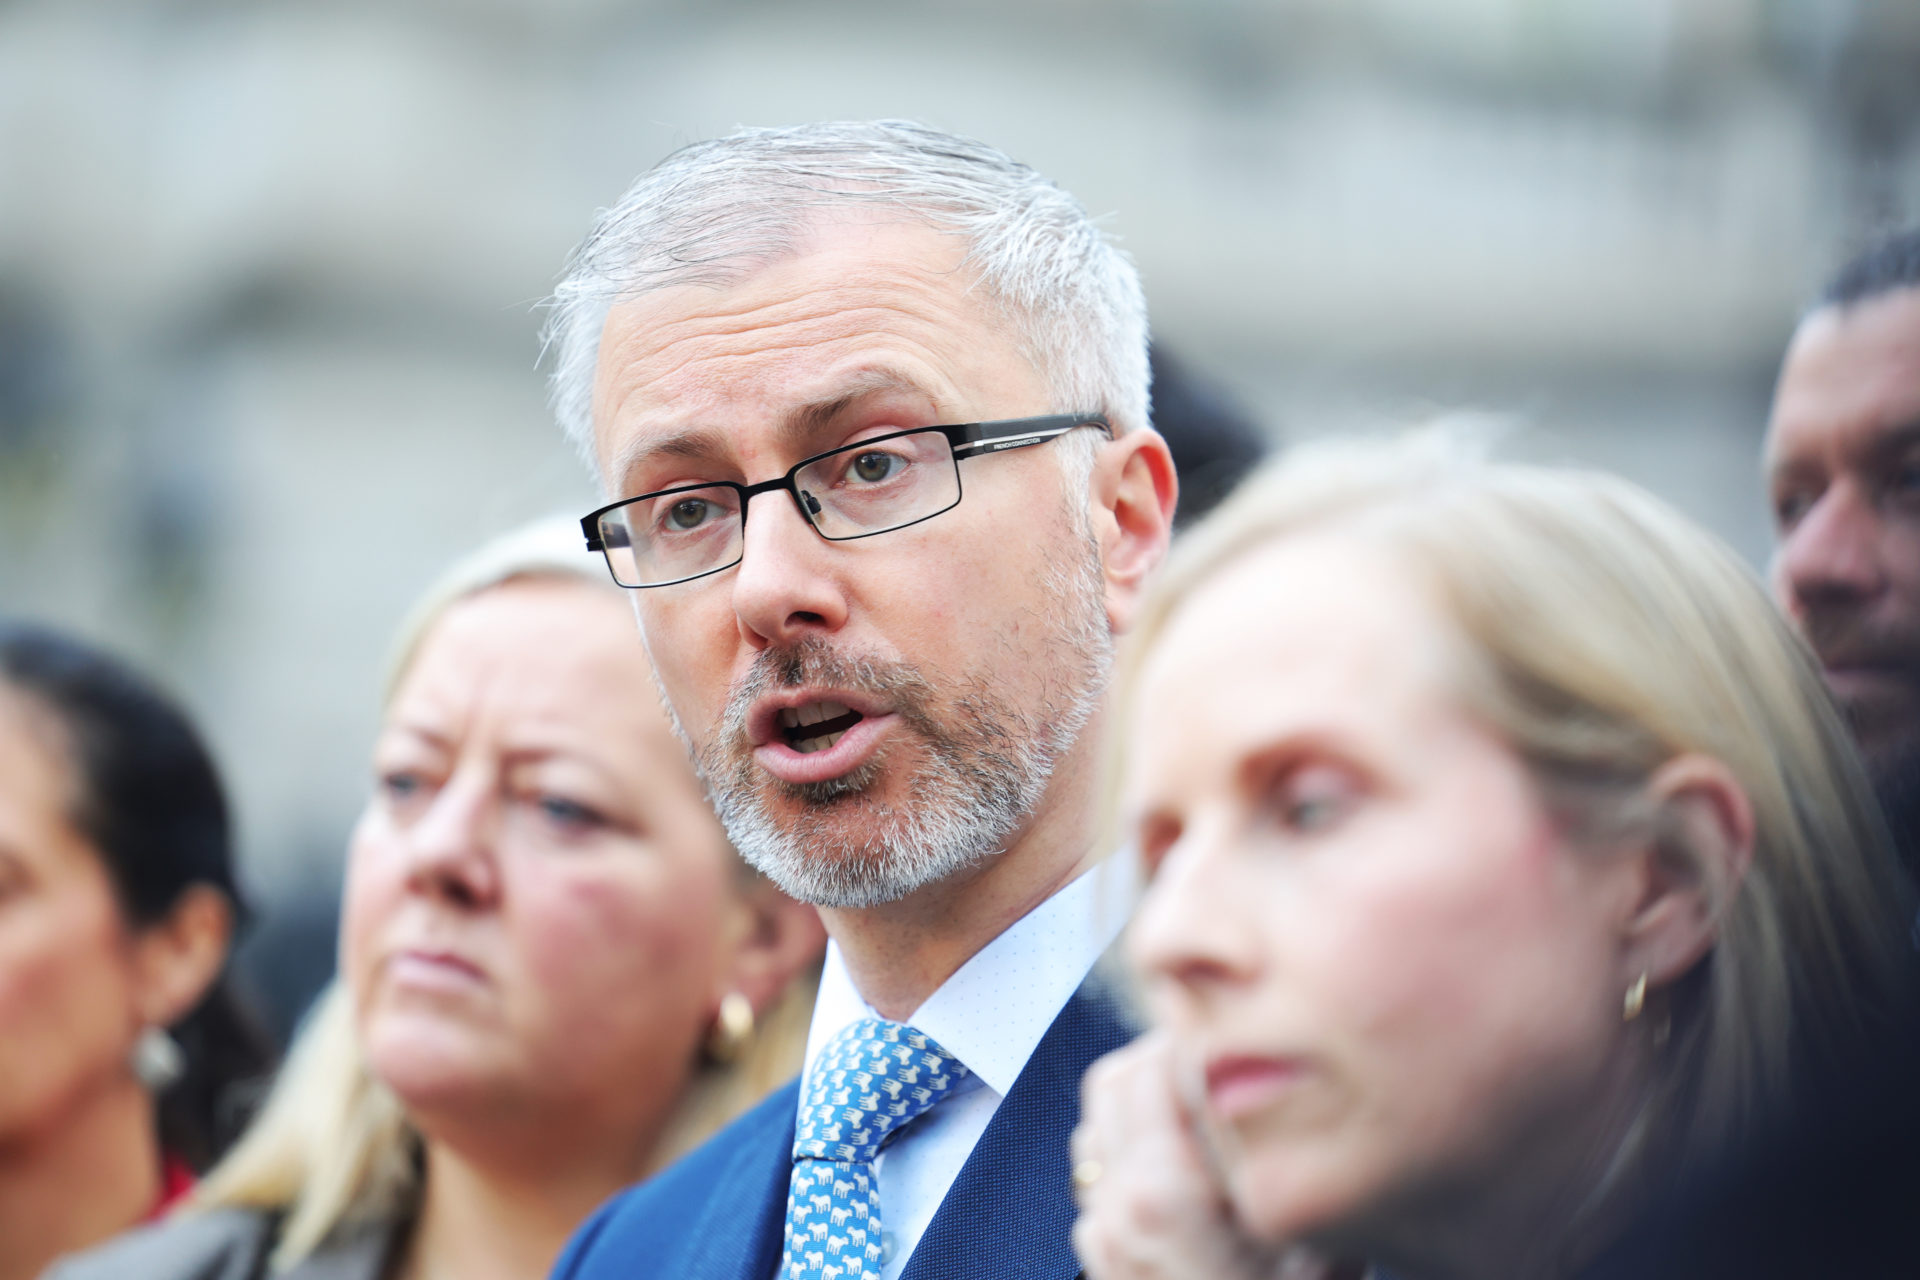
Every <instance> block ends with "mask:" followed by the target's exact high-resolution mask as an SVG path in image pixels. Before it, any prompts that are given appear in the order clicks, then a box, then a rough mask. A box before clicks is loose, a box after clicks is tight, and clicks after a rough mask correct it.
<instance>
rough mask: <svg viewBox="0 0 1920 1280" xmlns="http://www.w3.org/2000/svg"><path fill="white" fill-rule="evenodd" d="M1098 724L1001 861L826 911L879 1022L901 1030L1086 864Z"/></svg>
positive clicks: (1093, 827) (1094, 809)
mask: <svg viewBox="0 0 1920 1280" xmlns="http://www.w3.org/2000/svg"><path fill="white" fill-rule="evenodd" d="M1100 720H1101V717H1099V716H1095V717H1094V719H1093V720H1092V722H1090V723H1089V724H1088V725H1087V727H1086V728H1085V729H1084V730H1083V731H1082V732H1081V734H1080V741H1079V743H1078V744H1077V745H1076V746H1075V747H1074V748H1073V749H1072V751H1070V752H1069V753H1068V754H1067V755H1066V756H1064V757H1063V758H1062V759H1061V760H1060V762H1059V766H1058V767H1057V768H1056V770H1055V771H1054V775H1053V778H1052V780H1051V782H1050V783H1049V785H1048V787H1047V793H1046V796H1045V798H1044V799H1043V800H1042V801H1041V808H1040V810H1039V811H1038V812H1036V813H1035V814H1034V816H1033V817H1032V818H1031V819H1030V820H1029V821H1028V822H1027V824H1026V826H1025V827H1024V828H1022V829H1021V831H1020V832H1019V833H1018V834H1017V835H1016V836H1015V838H1014V840H1013V842H1012V843H1011V844H1009V845H1008V846H1007V848H1006V849H1005V850H1004V851H1003V852H1001V853H998V854H995V855H993V856H990V857H988V858H986V859H985V860H983V861H982V862H981V863H980V864H979V865H978V866H976V867H974V868H972V869H970V870H969V871H967V872H966V873H965V874H963V875H958V876H954V877H951V878H949V879H946V880H942V881H940V882H938V883H936V884H930V885H926V886H924V887H922V888H920V889H917V890H915V891H914V892H913V893H910V894H908V895H907V896H906V897H904V898H901V899H900V900H899V901H897V902H888V903H883V904H881V905H880V906H877V907H858V908H839V907H823V908H822V909H821V911H820V918H821V920H822V922H824V923H825V925H826V927H827V932H828V933H830V934H831V935H833V940H834V941H835V942H836V943H838V944H839V947H840V954H841V958H842V959H843V960H845V962H846V966H847V975H848V977H850V978H852V980H853V985H854V987H855V988H856V989H857V990H858V991H859V992H860V996H861V998H862V999H863V1000H865V1001H866V1002H867V1003H868V1004H869V1005H871V1006H872V1007H873V1009H874V1012H876V1013H878V1014H879V1015H880V1016H881V1017H883V1018H890V1019H892V1020H894V1021H896V1022H904V1021H906V1020H908V1019H909V1018H911V1017H912V1016H913V1013H914V1011H915V1010H917V1009H918V1008H919V1007H920V1006H921V1005H922V1004H924V1003H926V1000H927V997H928V996H930V995H932V994H933V993H934V992H935V991H937V990H939V988H940V984H941V983H943V982H945V981H946V980H947V979H948V978H950V977H952V976H953V975H954V973H955V972H956V971H957V970H958V969H959V968H960V966H961V965H963V964H965V963H966V962H967V961H968V960H970V959H972V958H973V957H974V956H975V955H976V954H977V953H978V952H979V951H980V949H981V948H982V947H984V946H986V945H987V944H988V943H989V942H992V941H993V940H994V939H995V938H997V937H999V936H1000V935H1001V934H1002V933H1004V932H1006V930H1007V929H1008V927H1009V926H1011V925H1012V924H1014V922H1016V921H1017V920H1019V919H1020V918H1021V917H1022V916H1024V915H1026V914H1027V913H1028V912H1029V911H1032V910H1033V909H1034V908H1035V907H1037V906H1039V905H1040V904H1041V903H1043V902H1045V901H1046V900H1047V899H1048V898H1050V897H1052V896H1053V895H1054V894H1055V893H1056V892H1058V891H1059V890H1060V889H1061V887H1062V886H1064V885H1066V884H1067V883H1069V882H1070V881H1071V880H1073V878H1074V877H1075V876H1076V875H1078V874H1079V873H1080V872H1081V871H1084V870H1085V869H1086V868H1087V867H1088V866H1090V865H1091V864H1092V861H1093V854H1094V837H1095V834H1096V832H1097V827H1098V824H1097V822H1096V816H1097V813H1098V804H1097V795H1098V783H1097V777H1096V775H1097V769H1096V768H1095V767H1094V764H1093V763H1092V761H1090V760H1089V759H1088V757H1089V756H1091V755H1092V754H1094V753H1093V751H1092V749H1091V748H1090V746H1089V744H1092V743H1097V742H1099V741H1100V740H1101V733H1100Z"/></svg>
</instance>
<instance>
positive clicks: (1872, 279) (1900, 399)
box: [1610, 230, 1920, 1280]
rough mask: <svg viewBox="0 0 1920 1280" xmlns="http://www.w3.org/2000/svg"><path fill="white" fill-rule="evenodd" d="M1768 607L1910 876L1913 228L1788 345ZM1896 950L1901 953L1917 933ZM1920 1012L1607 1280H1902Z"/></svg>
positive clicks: (1836, 1072)
mask: <svg viewBox="0 0 1920 1280" xmlns="http://www.w3.org/2000/svg"><path fill="white" fill-rule="evenodd" d="M1763 467H1764V470H1765V474H1766V483H1767V495H1768V501H1769V505H1770V506H1771V508H1772V511H1773V516H1774V530H1775V534H1776V537H1777V539H1778V541H1777V543H1776V546H1775V548H1774V556H1773V565H1772V585H1773V594H1774V599H1775V601H1776V602H1777V603H1778V604H1779V606H1780V608H1781V609H1782V610H1783V611H1785V613H1786V614H1787V616H1788V618H1790V619H1791V620H1792V621H1793V623H1794V625H1795V626H1796V627H1797V628H1798V629H1799V631H1800V633H1801V634H1802V636H1803V637H1804V638H1805V639H1806V641H1807V643H1808V644H1809V646H1810V647H1811V648H1812V649H1813V652H1814V655H1815V656H1816V657H1817V658H1818V659H1819V662H1820V667H1821V675H1822V677H1823V678H1824V679H1825V681H1826V684H1827V688H1828V691H1829V692H1831V693H1832V694H1833V697H1834V699H1835V701H1837V702H1838V703H1839V704H1840V706H1841V708H1842V709H1843V710H1844V711H1845V712H1846V713H1847V718H1848V721H1849V723H1850V725H1851V727H1852V729H1853V732H1854V735H1855V740H1856V741H1857V743H1858V744H1859V747H1860V753H1861V756H1862V758H1863V759H1864V760H1865V762H1866V765H1867V770H1868V773H1869V774H1870V776H1871V777H1872V779H1873V784H1874V790H1875V791H1876V793H1877V794H1878V795H1879V798H1880V802H1881V807H1882V809H1883V810H1884V812H1885V815H1886V818H1887V823H1888V826H1889V827H1890V828H1891V831H1892V834H1893V838H1894V844H1895V847H1896V848H1897V849H1898V851H1899V852H1900V854H1901V856H1902V859H1903V861H1904V862H1905V864H1906V867H1907V870H1908V873H1909V875H1912V874H1913V872H1914V871H1915V869H1916V868H1920V230H1916V231H1908V232H1906V233H1905V234H1902V235H1898V236H1894V237H1892V238H1891V239H1888V240H1885V241H1882V242H1881V243H1879V244H1877V245H1874V246H1873V247H1871V248H1869V249H1868V250H1866V251H1865V252H1864V253H1862V254H1861V255H1859V256H1858V257H1856V258H1854V259H1853V260H1852V261H1850V262H1848V263H1847V264H1846V265H1845V266H1843V267H1842V268H1841V269H1840V270H1839V271H1838V272H1837V273H1835V275H1834V277H1833V279H1832V280H1831V281H1830V282H1829V283H1828V284H1827V286H1826V288H1825V289H1824V290H1823V291H1822V292H1821V296H1820V299H1819V301H1818V302H1816V303H1815V305H1814V306H1813V307H1812V308H1811V309H1810V310H1809V311H1808V312H1807V313H1806V315H1805V316H1803V317H1802V318H1801V320H1800V323H1799V325H1798V327H1797V328H1796V329H1795V330H1794V334H1793V339H1792V341H1791V343H1789V345H1788V347H1787V353H1786V357H1785V359H1784V360H1783V361H1782V363H1781V368H1780V377H1779V382H1778V384H1777V385H1776V387H1775V390H1774V400H1773V412H1772V417H1771V421H1770V422H1769V423H1768V427H1767V438H1766V445H1765V449H1764V455H1763ZM1915 942H1916V943H1920V932H1916V935H1915ZM1916 1080H1920V1007H1911V1008H1909V1009H1908V1011H1907V1015H1906V1017H1904V1018H1900V1019H1894V1020H1892V1022H1891V1023H1890V1024H1889V1025H1886V1026H1884V1027H1881V1028H1879V1029H1878V1034H1877V1035H1876V1037H1875V1039H1874V1042H1873V1043H1872V1044H1871V1046H1870V1047H1869V1048H1868V1050H1867V1051H1865V1052H1863V1053H1858V1054H1855V1055H1852V1056H1850V1057H1844V1058H1842V1059H1841V1060H1839V1061H1837V1062H1833V1063H1830V1064H1828V1066H1827V1067H1826V1070H1825V1071H1824V1072H1823V1074H1822V1075H1821V1076H1820V1077H1819V1078H1817V1079H1816V1080H1815V1081H1813V1082H1812V1083H1810V1084H1808V1085H1807V1086H1806V1087H1804V1088H1803V1089H1802V1090H1801V1092H1800V1096H1799V1099H1798V1101H1797V1103H1796V1105H1795V1107H1794V1108H1793V1110H1792V1112H1791V1113H1790V1114H1789V1115H1787V1116H1786V1117H1783V1118H1780V1119H1779V1120H1778V1121H1777V1123H1776V1124H1774V1125H1773V1126H1772V1129H1771V1131H1770V1132H1768V1133H1766V1134H1765V1135H1763V1136H1762V1138H1760V1139H1759V1140H1757V1141H1755V1142H1754V1143H1752V1144H1750V1146H1749V1147H1748V1148H1747V1149H1744V1150H1741V1151H1739V1152H1737V1153H1736V1154H1735V1155H1733V1156H1731V1157H1729V1159H1728V1160H1727V1161H1725V1163H1724V1167H1722V1168H1720V1169H1717V1170H1715V1171H1713V1172H1712V1173H1710V1174H1708V1175H1706V1176H1703V1177H1701V1178H1699V1179H1697V1180H1696V1182H1695V1185H1694V1186H1693V1188H1692V1189H1691V1191H1690V1194H1688V1195H1686V1196H1684V1197H1679V1198H1677V1199H1676V1200H1675V1201H1674V1202H1672V1203H1670V1204H1669V1205H1667V1206H1666V1212H1665V1213H1664V1214H1662V1215H1660V1216H1658V1217H1657V1218H1655V1219H1654V1220H1653V1221H1652V1222H1651V1223H1650V1224H1649V1225H1648V1227H1647V1228H1646V1229H1645V1230H1644V1231H1642V1232H1641V1233H1640V1235H1639V1237H1638V1238H1636V1239H1635V1240H1634V1241H1632V1242H1630V1246H1629V1247H1627V1248H1623V1249H1622V1251H1621V1255H1620V1257H1619V1259H1618V1264H1617V1266H1616V1267H1615V1268H1614V1270H1613V1271H1612V1272H1611V1273H1610V1274H1613V1275H1617V1276H1619V1277H1620V1278H1621V1280H1646V1278H1651V1277H1660V1278H1662V1280H1664V1278H1665V1277H1674V1278H1675V1280H1679V1278H1681V1277H1685V1278H1686V1280H1702V1278H1704V1280H1717V1278H1719V1277H1726V1278H1727V1280H1735V1278H1736V1277H1737V1278H1738V1280H1774V1278H1778V1280H1788V1278H1790V1277H1793V1278H1797V1277H1800V1276H1804V1275H1844V1276H1847V1277H1849V1280H1857V1278H1858V1277H1881V1276H1887V1277H1893V1276H1899V1277H1907V1276H1914V1275H1920V1090H1916V1089H1915V1087H1914V1082H1915V1081H1916Z"/></svg>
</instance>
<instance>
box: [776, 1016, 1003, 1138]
mask: <svg viewBox="0 0 1920 1280" xmlns="http://www.w3.org/2000/svg"><path fill="white" fill-rule="evenodd" d="M966 1076H967V1069H966V1067H965V1066H963V1065H961V1063H960V1061H959V1059H957V1058H955V1057H954V1056H953V1055H952V1054H950V1053H948V1052H947V1051H946V1050H945V1049H942V1048H941V1047H940V1046H939V1044H938V1043H936V1042H935V1041H933V1040H932V1039H930V1038H928V1037H927V1036H925V1035H923V1034H921V1033H920V1032H918V1031H915V1030H914V1029H913V1028H912V1027H909V1026H905V1025H903V1024H901V1023H898V1022H885V1021H882V1020H881V1019H879V1018H863V1019H861V1020H860V1021H859V1022H855V1023H853V1024H851V1025H850V1026H848V1027H846V1028H844V1029H843V1030H842V1031H841V1032H840V1034H839V1035H836V1036H835V1037H834V1038H833V1039H831V1040H829V1041H828V1042H827V1047H826V1048H824V1049H822V1050H821V1051H820V1056H819V1057H818V1058H817V1059H815V1061H814V1064H813V1071H812V1074H811V1075H810V1076H809V1077H808V1080H807V1098H806V1106H805V1107H804V1109H803V1110H802V1112H801V1119H800V1126H799V1128H798V1129H797V1130H796V1131H795V1133H794V1141H793V1158H794V1159H796V1160H800V1159H814V1160H867V1161H870V1160H872V1159H873V1158H874V1156H875V1155H877V1154H878V1153H879V1151H880V1147H881V1144H882V1143H884V1142H885V1141H886V1139H887V1136H888V1135H889V1134H891V1133H892V1132H893V1131H894V1130H896V1129H899V1128H901V1127H902V1126H904V1125H905V1124H907V1123H908V1122H909V1121H911V1120H913V1119H915V1118H916V1117H918V1116H920V1115H921V1114H923V1113H924V1112H926V1110H927V1109H928V1108H930V1107H932V1106H933V1105H934V1104H935V1103H937V1102H939V1101H940V1100H941V1099H942V1098H944V1097H946V1096H947V1095H948V1094H949V1093H952V1092H953V1089H954V1086H955V1085H957V1084H959V1083H960V1081H962V1080H964V1079H965V1078H966Z"/></svg>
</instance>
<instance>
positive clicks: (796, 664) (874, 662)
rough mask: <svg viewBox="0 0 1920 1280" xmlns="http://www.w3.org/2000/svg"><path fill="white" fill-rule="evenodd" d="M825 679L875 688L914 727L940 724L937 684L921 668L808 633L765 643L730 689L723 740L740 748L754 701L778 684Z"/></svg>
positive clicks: (845, 686)
mask: <svg viewBox="0 0 1920 1280" xmlns="http://www.w3.org/2000/svg"><path fill="white" fill-rule="evenodd" d="M802 685H823V686H825V687H827V688H832V689H840V690H844V691H846V692H848V693H866V694H872V695H873V696H875V697H876V698H881V699H884V700H885V701H886V703H887V705H888V708H889V709H890V710H891V711H892V712H893V714H895V715H896V716H899V717H900V718H901V719H902V720H904V721H905V722H906V723H907V724H909V725H911V726H913V727H914V728H917V729H920V730H923V731H926V730H930V729H932V728H933V727H934V724H935V721H934V716H933V706H934V703H935V694H934V688H933V684H932V682H931V681H929V680H928V679H927V678H926V676H925V675H923V674H922V673H921V671H920V669H919V668H918V667H916V666H914V665H913V664H912V663H910V662H902V661H900V660H899V659H897V658H880V657H875V656H873V655H871V654H854V653H844V652H842V651H840V650H838V649H836V648H835V647H834V646H833V645H832V643H830V642H829V641H828V640H827V639H826V638H825V637H824V636H817V635H810V636H804V637H802V638H801V639H800V640H798V641H795V642H794V643H793V644H790V645H783V646H781V647H780V648H777V649H776V648H772V647H769V648H766V649H762V650H761V651H760V652H759V653H758V654H756V655H755V656H754V659H753V665H752V666H751V667H749V668H747V673H746V674H745V675H744V676H742V677H740V679H739V680H738V681H737V682H735V684H734V687H733V689H732V691H731V692H729V693H728V695H727V709H726V715H725V716H724V717H723V721H722V725H723V731H722V735H721V740H722V741H723V742H725V743H727V745H728V746H729V747H731V748H733V749H734V750H739V751H744V750H745V749H746V748H747V747H748V745H749V743H748V734H747V720H748V718H749V717H750V716H751V715H752V712H753V705H754V703H756V702H758V701H759V700H760V699H761V698H763V697H765V696H766V695H767V694H769V693H771V692H773V691H774V690H776V689H797V688H799V687H800V686H802Z"/></svg>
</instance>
